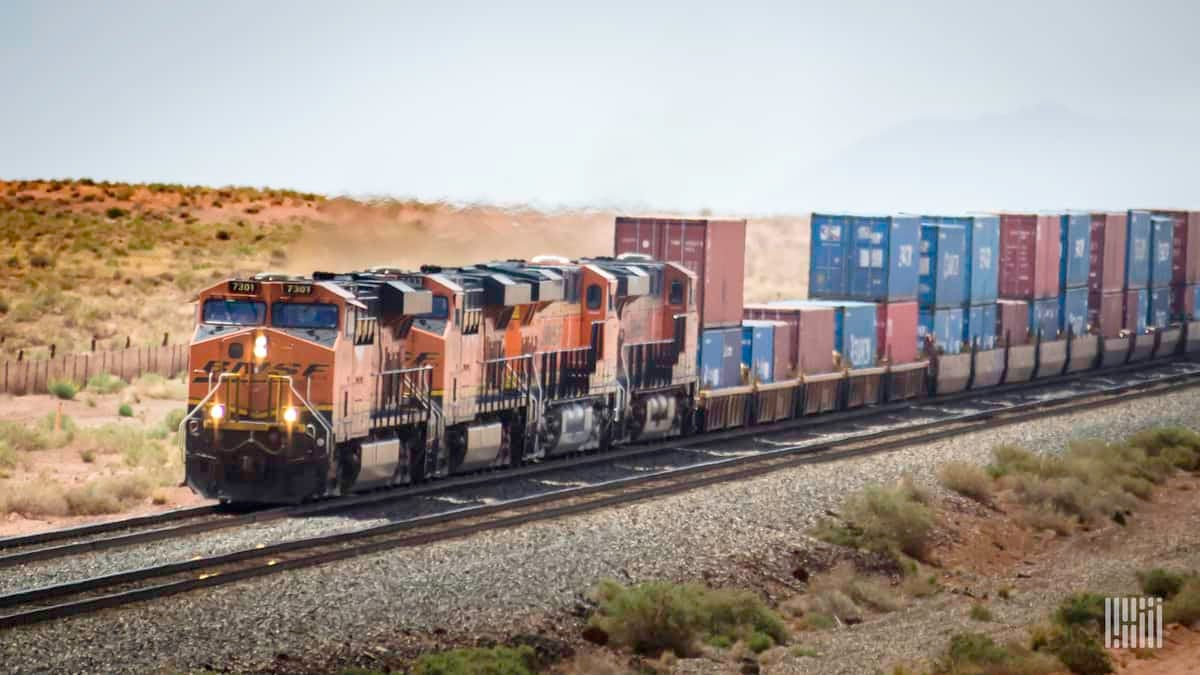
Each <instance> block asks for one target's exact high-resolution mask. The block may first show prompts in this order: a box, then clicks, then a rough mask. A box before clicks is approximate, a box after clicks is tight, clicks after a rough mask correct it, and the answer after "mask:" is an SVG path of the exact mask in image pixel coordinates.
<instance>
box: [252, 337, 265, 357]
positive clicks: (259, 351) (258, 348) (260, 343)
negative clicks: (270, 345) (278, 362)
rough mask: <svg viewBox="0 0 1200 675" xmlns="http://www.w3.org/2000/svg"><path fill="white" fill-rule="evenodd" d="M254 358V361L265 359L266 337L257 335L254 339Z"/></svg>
mask: <svg viewBox="0 0 1200 675" xmlns="http://www.w3.org/2000/svg"><path fill="white" fill-rule="evenodd" d="M254 358H256V359H265V358H267V336H266V335H259V336H258V337H256V338H254Z"/></svg>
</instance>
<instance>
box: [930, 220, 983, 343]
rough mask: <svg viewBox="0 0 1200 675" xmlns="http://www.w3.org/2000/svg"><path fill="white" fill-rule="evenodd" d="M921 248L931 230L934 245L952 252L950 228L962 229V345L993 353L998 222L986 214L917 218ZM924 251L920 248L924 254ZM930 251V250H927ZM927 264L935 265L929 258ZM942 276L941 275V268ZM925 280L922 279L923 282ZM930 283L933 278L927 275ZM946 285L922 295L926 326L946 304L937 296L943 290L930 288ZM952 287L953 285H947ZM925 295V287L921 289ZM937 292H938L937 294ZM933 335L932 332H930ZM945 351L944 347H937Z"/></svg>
mask: <svg viewBox="0 0 1200 675" xmlns="http://www.w3.org/2000/svg"><path fill="white" fill-rule="evenodd" d="M921 224H922V244H923V246H924V244H925V239H926V237H931V236H932V234H933V233H932V232H930V231H929V230H928V229H926V228H935V229H936V231H937V241H938V243H939V244H944V245H946V246H949V247H951V248H953V246H954V239H955V238H956V237H957V232H956V231H954V230H953V229H951V228H962V231H963V235H964V242H963V257H962V262H963V264H962V276H963V281H962V285H963V292H962V296H963V297H962V302H961V304H960V306H961V307H962V310H963V332H962V337H961V339H962V342H963V345H965V346H967V347H970V346H971V345H975V346H976V348H978V349H993V348H995V346H996V344H997V326H996V319H997V311H998V310H997V307H996V300H997V294H998V291H999V286H998V284H999V267H998V266H997V263H998V259H999V250H1000V218H999V216H995V215H989V214H976V215H969V216H930V215H926V216H921ZM925 250H926V249H925V248H923V249H922V251H923V252H924V251H925ZM929 250H930V251H932V250H933V249H932V247H930V248H929ZM930 262H932V263H936V262H939V261H938V260H937V259H936V258H934V257H931V258H930ZM922 263H924V259H922ZM924 271H925V268H924V267H922V272H924ZM942 272H943V273H944V272H945V269H944V268H943V270H942ZM924 279H925V277H922V280H923V281H924ZM930 280H931V282H932V280H933V278H932V275H930ZM945 285H946V284H944V283H943V284H934V283H931V284H930V293H928V294H925V295H923V297H922V308H923V309H927V310H929V311H930V323H929V325H930V326H933V325H935V324H937V323H938V322H937V320H936V317H934V316H933V315H934V314H936V313H937V311H938V310H939V309H943V308H949V307H950V304H948V303H947V302H945V298H942V297H939V296H940V295H945V294H947V293H946V291H947V290H949V289H946V288H941V289H938V288H934V286H945ZM950 286H953V283H951V284H950ZM922 291H925V286H924V285H923V286H922ZM938 291H941V292H940V293H939V292H938ZM955 319H956V317H953V316H947V318H946V319H944V320H943V321H944V322H945V323H947V324H949V325H953V323H954V321H955ZM934 333H935V335H936V331H934ZM939 345H940V346H942V347H943V350H944V349H945V345H944V344H942V343H939Z"/></svg>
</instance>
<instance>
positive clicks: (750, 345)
mask: <svg viewBox="0 0 1200 675" xmlns="http://www.w3.org/2000/svg"><path fill="white" fill-rule="evenodd" d="M742 366H744V367H745V368H746V371H747V373H748V375H749V377H750V378H751V379H750V381H752V382H760V383H763V384H769V383H771V382H774V381H775V324H774V322H770V321H755V320H749V321H743V322H742Z"/></svg>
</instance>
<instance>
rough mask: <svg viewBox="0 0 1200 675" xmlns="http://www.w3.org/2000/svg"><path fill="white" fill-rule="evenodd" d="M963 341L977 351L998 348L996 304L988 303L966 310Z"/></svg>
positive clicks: (972, 306)
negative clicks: (974, 347) (973, 346)
mask: <svg viewBox="0 0 1200 675" xmlns="http://www.w3.org/2000/svg"><path fill="white" fill-rule="evenodd" d="M964 311H965V314H964V315H963V341H964V342H966V343H967V344H968V345H975V346H976V348H977V349H995V348H996V303H994V302H987V303H983V304H981V305H971V306H969V307H967V308H965V310H964Z"/></svg>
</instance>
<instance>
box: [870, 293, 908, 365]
mask: <svg viewBox="0 0 1200 675" xmlns="http://www.w3.org/2000/svg"><path fill="white" fill-rule="evenodd" d="M878 307H879V308H878V310H877V312H876V314H875V332H876V333H877V335H876V343H877V344H878V345H879V360H880V362H881V363H882V362H887V363H912V362H913V361H916V360H917V345H916V343H915V342H913V336H914V335H916V334H917V324H918V323H919V321H918V317H917V303H916V302H915V301H909V302H881V303H879V306H878Z"/></svg>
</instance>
